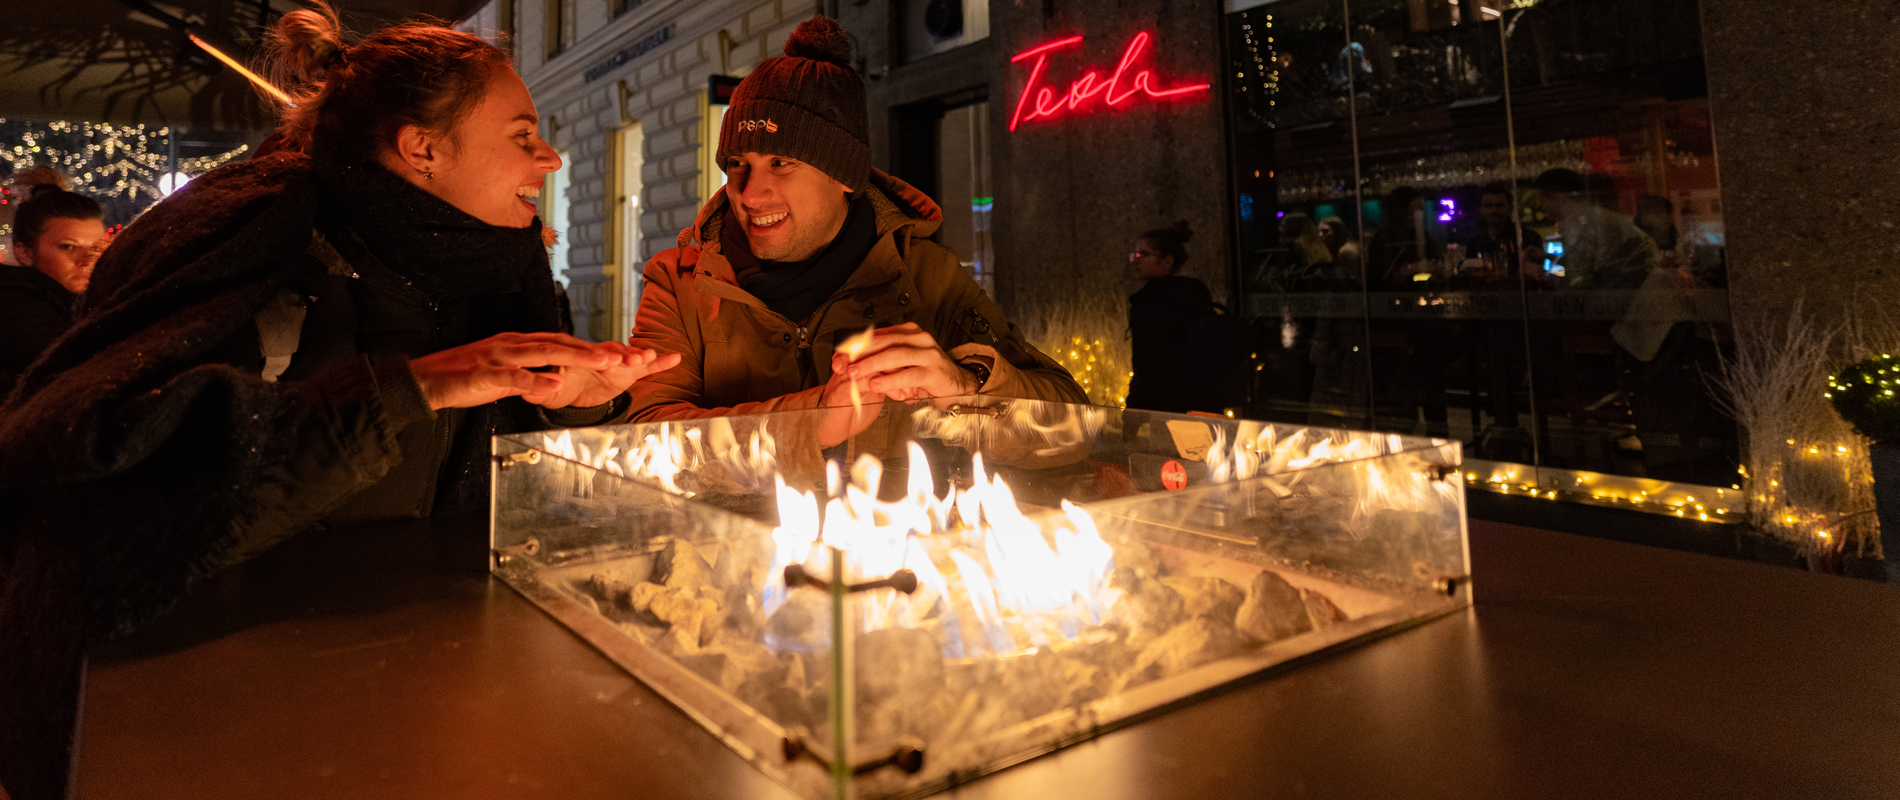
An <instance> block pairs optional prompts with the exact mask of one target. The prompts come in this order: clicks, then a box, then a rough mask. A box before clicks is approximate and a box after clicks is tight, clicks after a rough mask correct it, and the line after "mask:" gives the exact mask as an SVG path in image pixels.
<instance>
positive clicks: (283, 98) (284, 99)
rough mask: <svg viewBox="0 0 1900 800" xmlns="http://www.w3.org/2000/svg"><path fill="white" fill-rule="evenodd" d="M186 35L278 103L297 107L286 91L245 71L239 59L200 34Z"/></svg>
mask: <svg viewBox="0 0 1900 800" xmlns="http://www.w3.org/2000/svg"><path fill="white" fill-rule="evenodd" d="M185 35H186V36H189V37H191V41H192V43H193V44H196V45H198V46H199V47H202V48H204V51H205V52H207V53H210V54H211V56H212V57H213V58H216V59H217V60H219V61H222V62H224V65H225V66H227V67H230V68H232V69H234V70H237V73H238V74H239V75H243V76H244V78H245V80H248V81H250V82H251V83H254V84H257V87H258V88H260V89H263V90H264V91H266V92H269V93H270V96H272V97H275V98H277V102H279V103H283V104H284V105H287V106H294V105H296V103H293V102H291V101H290V95H287V94H284V90H282V89H279V88H277V87H275V86H272V85H271V83H270V81H267V80H264V78H263V77H262V76H260V75H258V74H257V73H255V72H252V71H250V70H248V69H245V68H244V65H243V64H239V63H238V62H237V59H234V58H232V57H230V56H227V55H225V54H224V51H223V50H219V49H218V48H216V47H212V46H211V43H210V42H206V41H205V40H203V39H200V38H198V34H195V33H187V34H185Z"/></svg>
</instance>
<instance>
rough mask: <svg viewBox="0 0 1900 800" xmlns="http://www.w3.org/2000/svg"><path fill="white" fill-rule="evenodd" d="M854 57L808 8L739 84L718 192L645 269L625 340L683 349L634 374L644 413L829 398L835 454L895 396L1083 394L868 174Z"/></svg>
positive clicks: (910, 206)
mask: <svg viewBox="0 0 1900 800" xmlns="http://www.w3.org/2000/svg"><path fill="white" fill-rule="evenodd" d="M850 51H851V45H850V39H849V38H848V36H847V34H846V33H845V31H844V29H843V28H842V27H840V26H839V25H838V24H837V23H836V22H835V21H833V20H830V19H825V18H822V17H818V18H813V19H810V20H807V21H806V22H804V23H803V24H800V25H799V26H798V29H797V30H796V31H794V32H793V33H792V35H791V37H790V38H789V39H787V40H786V42H785V55H783V56H779V57H775V58H771V59H767V60H766V61H765V62H764V63H762V64H760V65H759V66H758V68H757V69H755V70H753V72H752V73H751V74H750V75H748V76H746V79H745V80H744V81H743V82H742V83H740V84H739V86H738V87H737V88H736V89H734V90H733V96H732V105H731V107H730V108H729V109H728V110H727V111H726V116H725V121H724V123H722V125H721V127H720V131H719V149H718V158H719V162H720V163H721V164H723V165H725V169H726V178H727V183H726V187H725V191H723V192H720V193H718V194H716V195H714V196H713V197H712V198H711V199H709V200H708V201H707V203H706V204H705V206H704V207H703V208H702V209H701V210H700V213H699V217H698V219H696V220H694V222H693V224H692V227H689V228H687V229H686V230H684V231H682V232H681V233H680V236H679V246H678V247H677V248H674V249H670V250H667V251H665V252H663V253H660V254H659V255H658V256H655V257H654V258H653V259H652V260H651V261H649V262H648V263H647V265H646V268H645V273H644V274H645V279H646V285H645V288H644V289H643V290H642V293H641V296H640V308H639V313H638V317H637V322H636V325H635V330H634V333H633V336H632V338H631V340H630V342H631V343H632V344H634V345H636V346H639V347H642V348H652V349H655V350H659V351H663V352H669V353H679V354H681V356H682V359H681V361H680V363H679V365H678V366H677V367H674V368H671V369H667V370H663V371H660V372H656V373H654V374H653V375H651V376H648V377H647V378H645V379H643V380H641V381H639V382H638V383H637V384H635V385H634V387H633V409H632V417H633V419H634V421H636V422H647V421H656V420H669V419H687V418H696V417H708V416H719V415H728V414H751V413H759V412H766V411H777V410H785V409H806V408H820V407H822V408H832V409H835V411H834V412H833V413H831V414H828V415H827V417H826V422H825V423H824V424H823V425H822V426H821V428H820V429H818V430H816V431H814V433H815V435H816V438H817V443H818V445H819V446H821V447H831V446H834V445H837V444H839V443H841V442H843V441H844V440H845V439H846V438H848V437H850V436H853V435H856V434H858V433H860V432H862V431H864V430H865V429H866V428H867V427H869V426H870V424H871V423H872V422H873V421H874V420H875V418H876V417H877V415H878V413H879V409H880V407H881V404H882V403H883V401H884V400H886V399H890V400H895V401H909V400H916V399H921V398H927V397H951V396H958V395H975V394H983V395H1001V396H1006V397H1018V398H1032V399H1042V400H1055V401H1063V402H1071V403H1086V402H1088V400H1087V397H1086V395H1085V394H1084V393H1083V391H1082V388H1081V387H1080V386H1079V385H1077V384H1076V382H1075V379H1074V378H1073V377H1071V376H1070V375H1069V373H1068V372H1067V371H1066V370H1064V369H1063V368H1062V367H1061V366H1060V365H1059V364H1057V363H1056V362H1055V361H1054V360H1052V359H1050V358H1049V357H1048V356H1046V355H1044V354H1042V353H1041V352H1038V351H1037V350H1036V348H1035V347H1033V346H1031V345H1030V344H1029V343H1028V342H1027V341H1025V340H1024V338H1023V335H1022V333H1021V332H1020V331H1019V330H1017V328H1016V327H1015V326H1014V325H1011V324H1010V322H1009V320H1008V319H1007V318H1005V317H1004V315H1003V310H1002V309H1001V308H1000V307H998V306H997V304H996V303H995V302H994V301H992V300H991V299H990V298H989V297H988V296H987V295H985V294H984V293H983V290H982V288H981V287H979V286H978V285H977V284H976V282H975V281H974V280H973V279H972V278H971V277H970V274H969V272H968V271H967V270H965V269H964V268H963V266H962V264H961V263H960V262H959V261H958V259H957V257H956V255H955V254H954V253H952V252H951V251H949V250H948V249H945V248H944V247H942V246H939V245H937V244H936V243H934V242H931V241H929V240H928V239H927V238H926V237H928V236H930V235H931V234H932V233H934V232H935V231H936V230H937V227H938V226H939V225H940V224H942V220H943V214H942V211H941V209H940V208H939V207H938V206H937V204H936V203H934V202H932V201H931V199H930V198H928V197H926V196H924V194H923V193H922V192H919V191H917V190H916V189H914V188H912V187H911V186H910V185H909V184H906V183H904V182H903V181H901V180H898V179H897V178H894V177H892V176H890V175H887V174H885V173H884V172H881V171H879V170H876V169H873V168H872V167H871V165H870V161H871V151H870V146H869V144H868V141H869V137H868V131H869V128H870V120H869V117H868V115H867V113H866V110H865V98H864V84H863V82H862V81H861V80H860V79H859V78H858V75H857V73H856V72H854V71H853V70H852V69H851V67H850V61H849V58H850ZM867 329H874V332H873V334H872V335H871V336H870V337H869V339H868V341H865V340H863V339H858V340H857V341H852V340H853V339H854V337H855V335H856V334H859V333H861V332H863V331H865V330H867ZM847 343H849V345H850V347H849V349H850V350H851V351H852V352H846V345H847ZM852 384H856V394H857V396H858V397H859V398H860V399H861V401H862V403H863V405H862V406H861V407H858V406H857V404H855V403H854V402H853V390H852Z"/></svg>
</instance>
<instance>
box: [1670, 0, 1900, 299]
mask: <svg viewBox="0 0 1900 800" xmlns="http://www.w3.org/2000/svg"><path fill="white" fill-rule="evenodd" d="M1812 12H1813V13H1791V10H1790V8H1789V7H1788V6H1787V5H1786V4H1780V3H1774V2H1769V0H1702V28H1703V37H1704V38H1703V41H1704V52H1705V57H1706V60H1707V64H1708V74H1709V103H1710V111H1711V115H1712V116H1713V117H1714V123H1715V134H1716V146H1717V147H1718V148H1719V150H1720V162H1721V178H1722V204H1723V208H1724V218H1725V219H1724V221H1725V223H1726V228H1727V233H1728V245H1729V248H1728V263H1729V276H1730V293H1729V300H1730V306H1731V308H1732V312H1733V315H1734V319H1735V322H1736V324H1737V325H1738V326H1751V325H1757V324H1766V325H1768V326H1770V327H1768V328H1767V330H1770V331H1773V330H1776V327H1775V326H1778V325H1779V324H1781V323H1782V322H1783V321H1785V320H1786V319H1787V318H1788V314H1789V312H1790V310H1791V309H1792V307H1793V304H1794V302H1795V301H1796V300H1801V301H1802V302H1803V303H1804V308H1805V309H1806V311H1807V312H1808V313H1811V314H1815V315H1817V316H1819V317H1820V318H1822V319H1825V320H1837V319H1841V318H1843V317H1844V316H1845V315H1846V313H1847V312H1848V311H1849V310H1850V309H1851V308H1853V307H1854V306H1855V305H1856V304H1860V305H1861V306H1862V307H1863V308H1866V309H1881V310H1884V312H1885V313H1887V314H1888V315H1890V316H1892V317H1893V318H1894V319H1895V320H1896V321H1900V311H1896V309H1900V228H1897V227H1896V226H1900V102H1896V101H1895V100H1894V97H1893V92H1894V90H1893V87H1894V86H1895V85H1896V84H1897V83H1900V64H1896V63H1895V62H1894V61H1893V60H1892V59H1891V58H1888V57H1887V55H1888V54H1890V53H1893V52H1894V51H1895V48H1896V46H1900V2H1895V0H1865V2H1856V3H1830V4H1827V5H1826V6H1825V7H1816V8H1814V9H1812Z"/></svg>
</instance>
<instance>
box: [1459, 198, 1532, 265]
mask: <svg viewBox="0 0 1900 800" xmlns="http://www.w3.org/2000/svg"><path fill="white" fill-rule="evenodd" d="M1516 215H1517V201H1516V199H1515V198H1514V197H1513V196H1512V194H1511V185H1510V184H1508V183H1505V182H1504V181H1494V182H1492V183H1487V184H1485V185H1484V188H1483V189H1481V190H1480V191H1479V194H1478V230H1477V231H1476V232H1475V233H1476V235H1474V236H1472V238H1471V240H1470V241H1469V242H1467V243H1466V245H1465V253H1466V255H1467V257H1469V258H1475V259H1479V260H1480V261H1482V262H1484V268H1483V270H1482V271H1480V272H1478V273H1476V274H1474V275H1472V276H1471V277H1472V278H1474V279H1476V280H1480V281H1487V282H1489V281H1500V280H1507V279H1515V278H1516V277H1517V274H1518V270H1519V269H1521V268H1522V266H1523V263H1524V254H1525V253H1539V252H1541V248H1542V246H1543V239H1542V237H1539V236H1538V235H1537V232H1536V231H1533V230H1531V229H1530V228H1528V227H1526V228H1522V229H1521V230H1520V228H1519V225H1518V224H1517V219H1516Z"/></svg>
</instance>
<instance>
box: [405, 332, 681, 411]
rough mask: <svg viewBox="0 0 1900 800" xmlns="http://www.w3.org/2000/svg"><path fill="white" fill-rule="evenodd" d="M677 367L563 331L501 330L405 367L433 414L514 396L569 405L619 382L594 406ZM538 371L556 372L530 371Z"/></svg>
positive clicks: (646, 354) (673, 361)
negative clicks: (648, 376) (637, 382)
mask: <svg viewBox="0 0 1900 800" xmlns="http://www.w3.org/2000/svg"><path fill="white" fill-rule="evenodd" d="M633 353H639V354H644V355H637V356H632V354H633ZM630 356H632V357H631V360H630ZM669 362H670V363H669ZM676 363H678V356H677V355H674V356H669V357H666V358H656V357H654V356H653V354H652V352H651V351H645V350H641V351H635V350H634V349H633V348H629V347H627V346H626V345H622V344H619V343H616V342H602V343H599V344H596V343H593V342H586V341H582V340H580V339H576V338H574V337H572V336H568V335H567V334H564V333H503V334H497V335H495V336H490V337H488V338H486V339H483V340H481V341H479V342H471V343H469V344H465V345H462V346H461V347H454V348H450V349H448V350H443V351H442V352H439V353H431V354H429V355H426V356H423V357H421V358H417V359H413V360H411V361H410V362H409V369H410V370H411V371H412V372H414V373H415V376H416V382H417V383H419V384H421V385H422V395H423V397H425V398H427V399H428V401H429V408H431V409H438V410H439V409H444V408H471V407H474V406H479V405H485V404H487V403H492V402H495V401H496V400H500V399H502V398H504V397H515V396H520V397H521V398H522V399H524V400H527V401H528V402H530V403H536V404H542V405H545V404H547V403H549V402H553V401H556V400H558V399H560V398H563V397H565V398H566V400H567V403H568V404H573V403H575V402H577V401H580V400H585V399H590V398H593V397H596V396H598V395H599V393H600V392H603V391H606V390H607V389H608V388H610V387H612V386H613V385H615V384H616V383H619V382H620V381H622V380H624V381H625V382H624V383H619V388H618V389H614V390H613V392H612V393H611V394H608V395H606V397H604V398H601V399H599V400H595V401H594V402H593V403H591V404H589V405H599V404H601V403H604V402H606V401H608V400H611V399H613V397H614V396H615V395H618V394H619V393H620V392H623V391H626V387H627V385H630V384H632V383H633V381H635V380H638V379H639V378H640V377H642V376H644V375H646V374H647V373H649V372H655V371H658V370H660V369H665V368H666V367H668V366H671V365H672V364H676ZM541 367H555V368H557V371H554V372H534V371H531V370H534V369H536V368H541ZM603 373H604V374H603ZM628 375H631V376H632V377H627V376H628ZM553 407H556V408H558V407H560V406H553Z"/></svg>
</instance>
